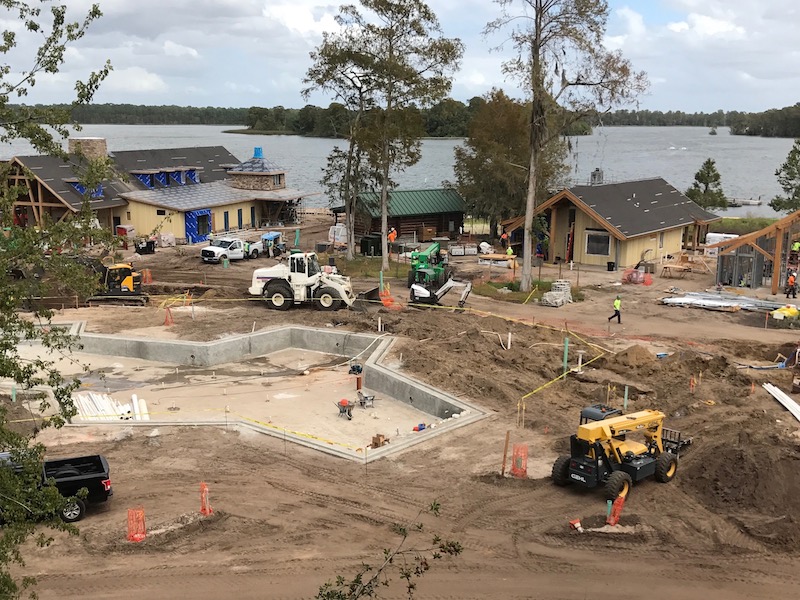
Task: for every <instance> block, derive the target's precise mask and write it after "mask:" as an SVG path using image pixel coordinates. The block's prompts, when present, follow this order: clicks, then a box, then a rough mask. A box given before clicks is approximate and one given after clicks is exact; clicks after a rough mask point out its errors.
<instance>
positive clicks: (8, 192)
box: [0, 0, 111, 598]
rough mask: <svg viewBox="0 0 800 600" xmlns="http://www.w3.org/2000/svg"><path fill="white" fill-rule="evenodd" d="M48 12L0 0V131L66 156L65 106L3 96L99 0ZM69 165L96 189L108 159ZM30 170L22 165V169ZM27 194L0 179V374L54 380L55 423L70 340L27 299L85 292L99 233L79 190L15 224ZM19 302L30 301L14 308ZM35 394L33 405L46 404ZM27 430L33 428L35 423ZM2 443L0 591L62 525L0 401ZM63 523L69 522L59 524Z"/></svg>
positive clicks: (13, 593)
mask: <svg viewBox="0 0 800 600" xmlns="http://www.w3.org/2000/svg"><path fill="white" fill-rule="evenodd" d="M49 6H50V15H49V16H45V15H43V14H41V9H40V8H39V6H38V3H33V2H30V3H28V2H22V1H17V0H0V9H1V10H2V13H0V14H2V18H3V23H4V24H5V25H6V27H8V29H6V30H5V31H4V32H3V34H2V40H3V41H2V44H0V53H1V54H4V55H8V56H12V55H13V57H14V60H15V64H14V65H13V68H12V66H11V65H10V64H8V65H6V66H4V67H3V68H2V69H0V140H2V141H3V142H8V141H10V140H14V139H25V140H28V141H29V142H30V143H31V144H32V145H33V146H34V148H36V149H37V150H38V151H40V152H43V153H47V154H52V155H58V156H61V157H63V158H65V159H66V158H67V157H66V154H65V152H64V151H63V149H62V146H61V143H60V142H61V140H60V138H63V137H66V136H67V134H68V130H69V128H70V127H71V126H74V124H73V123H71V121H70V111H69V110H67V109H66V108H64V109H61V108H50V107H41V106H33V107H29V106H24V105H12V104H9V100H10V98H11V97H16V98H20V97H24V96H26V95H27V94H28V92H29V90H30V89H31V88H32V87H33V86H35V84H36V82H37V79H38V78H39V77H40V76H41V75H43V74H55V73H58V71H59V69H60V68H61V66H62V65H63V63H64V60H65V57H66V56H67V48H68V46H69V44H70V43H71V42H75V41H76V40H78V39H80V38H81V37H82V36H83V35H84V33H85V31H86V29H87V27H88V26H89V25H90V23H91V22H92V21H94V20H96V19H97V18H99V17H100V15H101V13H100V10H99V8H98V7H97V5H94V6H92V7H91V8H90V9H89V11H88V12H87V13H86V15H85V16H84V17H83V18H82V19H80V20H77V21H70V20H69V19H68V18H67V8H66V6H65V5H55V4H52V5H49ZM27 38H31V40H32V42H33V43H34V44H38V49H37V50H36V51H35V52H34V54H33V56H31V57H30V61H31V65H30V66H28V67H26V66H25V65H23V64H20V60H21V59H20V55H19V54H18V53H15V52H13V51H14V49H15V48H17V46H18V44H19V46H20V48H23V47H25V46H26V44H27V42H28V41H31V40H28V39H27ZM110 68H111V66H110V65H109V64H108V63H106V64H105V65H104V66H103V68H101V69H100V70H99V71H97V72H94V73H91V74H90V75H89V77H88V78H87V80H86V81H84V82H80V81H79V82H77V83H76V84H75V91H76V99H75V102H74V103H73V105H71V106H78V105H81V104H86V103H88V102H90V101H91V99H92V97H93V94H94V93H95V91H96V90H97V88H98V86H99V85H100V82H101V81H102V80H103V79H104V78H105V77H106V75H107V74H108V72H109V70H110ZM70 160H72V161H73V166H74V167H75V171H76V172H79V173H80V174H81V182H82V183H83V184H84V185H85V186H86V188H87V189H88V190H95V189H97V186H98V184H99V183H100V182H101V181H103V179H104V178H105V176H106V173H107V161H106V160H99V161H96V162H92V161H87V160H85V159H84V158H82V157H80V156H78V157H71V158H70ZM10 168H11V167H10V165H8V164H5V165H3V166H2V168H1V169H0V181H2V182H7V181H8V174H9V172H10ZM29 175H30V174H29ZM23 195H27V190H26V189H25V188H24V186H22V185H13V186H12V185H9V184H4V185H2V186H0V227H2V234H0V329H1V330H2V336H0V378H3V379H6V380H11V381H13V382H14V383H15V385H16V386H17V388H18V389H20V390H30V389H31V388H33V387H34V386H37V385H47V386H50V387H52V389H53V393H54V397H55V401H56V404H57V406H55V407H53V408H55V409H56V411H55V412H56V414H55V417H53V418H52V419H51V420H50V421H48V422H46V423H45V424H53V425H56V426H58V425H61V424H63V422H64V420H66V419H69V418H70V417H71V416H72V415H74V414H75V409H74V407H73V405H72V402H71V392H72V390H74V389H75V388H76V387H77V385H78V384H79V382H78V381H77V380H75V379H73V380H69V381H67V380H65V379H64V378H63V377H62V375H61V373H60V372H59V371H58V369H57V367H56V362H55V360H56V359H59V358H65V359H68V360H72V359H71V358H70V354H71V352H72V351H73V350H74V349H75V348H76V341H75V339H73V338H72V337H70V336H69V335H68V334H67V333H66V331H65V330H63V329H61V328H57V327H49V322H50V317H51V313H50V311H48V310H46V309H42V308H39V307H38V306H37V303H36V302H35V299H36V298H38V297H41V296H46V295H48V294H50V295H52V294H53V291H56V292H57V293H60V294H63V293H70V294H72V293H76V294H80V293H86V292H88V291H90V290H91V289H92V287H94V286H96V285H97V282H96V280H95V276H94V274H92V273H90V272H89V271H88V270H87V269H85V268H84V267H82V266H81V264H80V261H79V260H78V259H80V257H81V255H82V254H83V253H84V250H83V245H84V240H87V239H90V238H93V239H94V240H95V241H96V242H98V243H100V244H102V243H103V242H104V239H103V234H102V232H100V231H99V230H97V229H94V227H93V221H94V214H93V213H92V210H91V208H90V205H89V199H90V198H89V195H88V194H87V197H86V198H85V200H86V201H85V202H84V203H83V207H82V209H81V211H80V212H79V213H77V214H75V215H72V216H71V218H67V219H63V220H59V221H57V222H53V221H50V220H48V218H47V214H46V213H45V214H43V215H42V218H41V221H40V223H39V226H38V227H33V226H28V227H20V226H17V225H15V224H14V220H13V219H14V203H15V201H16V200H17V198H18V197H19V196H23ZM21 305H27V306H30V307H31V309H30V311H29V312H28V313H27V314H24V315H23V314H21V313H20V312H18V309H19V308H20V306H21ZM29 342H38V343H39V344H40V345H41V347H42V348H44V349H46V350H48V351H49V352H50V354H48V355H45V354H44V353H42V355H41V357H40V358H34V359H28V358H24V357H22V356H20V353H19V351H18V347H19V345H20V344H21V343H29ZM47 404H48V402H47V401H45V402H43V405H42V406H41V407H40V410H45V409H47ZM34 434H35V432H34ZM0 450H1V451H9V452H11V454H12V457H13V459H14V461H15V462H16V463H18V464H19V465H20V469H19V472H17V473H15V472H14V471H13V470H12V469H10V468H0V510H1V511H2V514H3V519H4V521H5V523H4V527H3V536H2V538H0V597H2V598H17V597H19V595H20V594H21V593H22V592H23V591H25V590H26V589H27V588H28V587H29V586H30V585H31V584H32V580H30V579H24V580H22V581H21V582H17V581H16V580H15V579H14V578H13V577H12V576H11V574H10V571H9V569H10V567H11V564H12V563H18V564H23V556H22V553H21V552H20V545H21V544H22V543H23V542H24V541H25V540H26V539H28V538H29V537H30V536H31V535H33V534H34V533H35V526H36V524H37V523H39V522H42V523H44V524H45V525H47V526H49V527H51V528H56V529H65V528H66V527H65V526H63V524H61V523H60V521H59V520H57V518H56V516H55V515H56V514H57V512H58V511H59V510H60V508H62V507H63V506H64V503H65V500H64V499H63V498H61V496H60V495H59V494H58V492H57V490H56V489H55V488H53V487H50V486H46V485H42V481H41V477H42V471H41V464H40V460H41V458H42V455H43V453H44V448H43V447H42V446H41V445H36V444H33V443H32V441H31V440H30V439H29V437H28V436H26V435H19V434H15V433H13V432H12V431H11V430H10V429H9V427H8V423H7V421H6V414H5V412H4V411H0ZM67 529H69V528H67ZM36 541H37V543H39V544H46V543H47V542H48V538H47V536H46V535H45V534H44V533H40V534H38V535H37V536H36Z"/></svg>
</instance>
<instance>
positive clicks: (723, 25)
mask: <svg viewBox="0 0 800 600" xmlns="http://www.w3.org/2000/svg"><path fill="white" fill-rule="evenodd" d="M62 1H63V0H62ZM99 2H100V5H101V9H102V10H103V12H104V16H103V18H102V19H100V20H99V21H98V22H96V23H95V24H94V25H93V26H92V28H91V30H90V32H89V33H88V35H87V36H86V37H85V38H84V39H83V40H81V41H80V42H79V43H77V44H74V45H73V46H72V47H71V48H70V49H69V51H68V64H67V65H66V66H65V68H64V69H63V71H62V73H60V74H58V75H57V76H55V77H40V78H39V79H38V81H37V85H36V87H35V88H34V90H33V91H32V93H31V94H30V95H29V96H28V98H27V99H25V101H26V102H29V103H33V102H44V103H49V102H60V101H69V100H70V99H71V98H72V97H73V83H74V81H75V79H76V78H79V77H81V78H82V77H85V74H86V73H87V72H88V71H89V70H90V69H91V68H93V67H95V68H96V67H97V66H99V65H102V64H103V62H104V61H105V59H107V58H108V59H111V62H112V63H113V65H114V72H113V74H112V75H111V76H110V77H109V78H108V79H107V80H106V82H105V83H104V84H103V86H102V87H101V89H100V91H99V93H98V94H97V95H96V97H95V101H96V102H100V103H103V102H113V103H132V104H155V105H159V104H177V105H184V106H185V105H191V106H244V107H246V106H254V105H255V106H277V105H283V106H285V107H288V108H291V107H301V106H303V105H304V104H305V102H304V101H303V100H302V98H301V97H300V89H301V88H302V83H301V80H302V77H303V74H304V73H305V71H306V69H307V68H308V66H309V64H310V61H309V56H308V54H309V51H311V50H312V49H313V48H314V47H315V46H316V45H317V44H318V43H319V42H320V40H321V34H322V32H323V31H329V30H332V29H333V28H334V27H335V23H334V20H333V16H334V15H335V14H336V12H337V11H338V5H339V4H340V3H339V2H333V3H327V2H326V0H136V1H135V2H134V1H132V0H99ZM90 4H91V2H90V1H89V0H69V2H68V5H69V6H70V10H72V11H73V14H74V15H77V14H78V11H79V10H80V8H81V7H83V8H84V10H85V8H86V7H88V6H89V5H90ZM429 5H430V6H431V8H432V9H433V10H434V11H435V12H436V14H437V16H438V17H439V20H440V21H441V24H442V28H443V30H444V33H445V35H447V36H448V37H459V38H461V40H462V41H463V42H464V43H465V45H466V54H465V56H464V60H463V63H462V66H461V70H460V71H459V72H458V74H457V75H456V76H455V81H454V85H453V91H452V94H451V95H452V97H453V98H456V99H458V100H461V101H467V100H469V98H471V97H473V96H477V95H482V94H484V93H486V92H487V91H488V90H489V89H491V88H492V87H493V86H494V87H500V88H503V89H505V90H506V91H507V92H508V93H509V94H510V95H513V96H517V97H520V96H521V94H520V93H519V91H518V90H517V88H516V86H515V85H514V83H513V82H510V81H506V80H504V78H503V75H502V73H501V71H500V63H501V61H502V60H503V52H502V51H501V52H493V51H492V48H494V47H496V46H497V45H498V44H499V43H500V42H501V41H502V39H501V38H500V36H496V37H492V38H489V39H486V38H484V37H483V36H482V35H481V31H482V29H483V28H484V26H485V25H486V23H487V22H488V21H490V20H492V19H493V18H495V17H497V16H498V14H499V7H498V6H497V5H496V4H494V3H493V2H491V0H429ZM609 5H610V7H611V17H610V20H609V26H608V31H607V37H606V44H607V46H608V47H609V48H614V49H617V48H618V49H621V50H622V51H623V53H624V54H625V56H627V57H628V58H629V59H630V60H631V61H632V62H633V65H634V67H635V68H636V69H638V70H644V71H646V72H647V73H648V76H649V78H650V81H651V89H650V91H649V93H648V94H647V95H646V96H644V97H642V98H641V103H640V106H641V108H649V109H652V110H664V111H666V110H683V111H687V112H695V111H702V112H712V111H715V110H717V109H723V110H742V111H762V110H766V109H769V108H780V107H783V106H789V105H792V104H794V103H796V102H798V101H800V98H798V94H797V90H798V89H800V86H798V78H800V69H798V67H797V65H798V64H800V36H798V35H797V31H798V28H799V27H800V9H798V8H797V7H798V6H799V5H800V3H798V0H627V1H624V0H610V1H609ZM0 14H3V16H4V17H5V16H6V14H5V11H3V13H0ZM0 27H2V29H8V28H12V27H13V28H14V29H17V28H18V22H15V21H13V20H12V21H9V20H4V21H3V23H0ZM19 50H20V52H17V53H15V54H13V55H11V56H9V57H6V58H7V60H8V61H9V63H10V64H11V65H12V66H13V68H14V69H16V70H19V69H21V67H22V66H23V65H27V64H28V63H29V61H30V57H31V56H32V52H31V50H30V47H27V48H26V47H25V45H24V43H23V44H21V47H20V49H19ZM26 50H27V54H25V51H26ZM328 102H329V98H326V97H324V96H322V95H317V96H314V97H312V99H311V103H314V104H318V105H321V106H327V104H328Z"/></svg>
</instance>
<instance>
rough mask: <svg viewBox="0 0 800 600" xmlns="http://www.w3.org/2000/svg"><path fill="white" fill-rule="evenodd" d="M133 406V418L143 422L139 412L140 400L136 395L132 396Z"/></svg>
mask: <svg viewBox="0 0 800 600" xmlns="http://www.w3.org/2000/svg"><path fill="white" fill-rule="evenodd" d="M131 406H133V418H134V419H135V420H137V421H141V413H140V412H139V399H138V398H137V397H136V394H131Z"/></svg>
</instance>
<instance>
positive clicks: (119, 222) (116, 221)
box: [113, 217, 122, 231]
mask: <svg viewBox="0 0 800 600" xmlns="http://www.w3.org/2000/svg"><path fill="white" fill-rule="evenodd" d="M117 225H122V217H114V227H113V230H114V231H116V230H117Z"/></svg>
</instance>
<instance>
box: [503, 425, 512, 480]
mask: <svg viewBox="0 0 800 600" xmlns="http://www.w3.org/2000/svg"><path fill="white" fill-rule="evenodd" d="M510 437H511V430H510V429H509V430H508V431H506V445H505V447H504V448H503V467H502V468H501V469H500V477H505V476H506V460H507V459H508V439H509V438H510Z"/></svg>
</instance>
